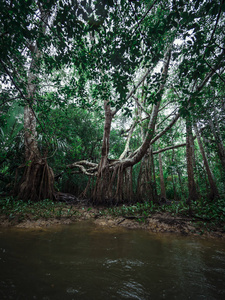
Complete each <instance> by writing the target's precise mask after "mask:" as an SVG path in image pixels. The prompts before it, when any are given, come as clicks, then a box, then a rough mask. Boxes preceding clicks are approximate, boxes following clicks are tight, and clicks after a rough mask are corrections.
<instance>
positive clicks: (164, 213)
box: [0, 201, 225, 239]
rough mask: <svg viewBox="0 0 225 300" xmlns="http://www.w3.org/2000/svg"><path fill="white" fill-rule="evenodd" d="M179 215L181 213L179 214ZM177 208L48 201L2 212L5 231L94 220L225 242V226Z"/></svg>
mask: <svg viewBox="0 0 225 300" xmlns="http://www.w3.org/2000/svg"><path fill="white" fill-rule="evenodd" d="M176 211H177V213H176ZM176 211H175V212H174V210H173V208H171V207H170V208H168V209H167V208H166V207H165V208H163V207H160V208H159V209H155V208H154V207H153V206H150V205H149V204H138V205H135V206H134V205H133V206H121V207H113V208H105V207H92V206H89V205H87V204H86V203H79V204H65V203H53V202H49V201H44V202H41V203H37V204H32V205H31V204H29V203H23V202H15V203H13V204H12V203H8V206H7V205H5V206H2V207H1V211H0V226H1V227H16V228H27V229H28V228H32V229H41V228H46V227H49V226H57V225H64V224H65V225H66V224H73V223H75V222H81V221H83V220H90V221H92V222H93V223H94V224H97V225H99V226H106V227H125V228H129V229H144V230H148V231H150V232H155V233H174V234H180V235H195V236H202V237H210V238H212V237H213V238H220V239H225V223H224V222H216V221H215V220H210V219H208V220H207V219H204V218H202V217H197V216H196V215H194V216H192V217H190V216H188V215H187V213H185V211H183V213H181V212H179V209H176Z"/></svg>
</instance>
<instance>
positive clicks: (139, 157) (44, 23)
mask: <svg viewBox="0 0 225 300" xmlns="http://www.w3.org/2000/svg"><path fill="white" fill-rule="evenodd" d="M224 24H225V1H224V0H215V1H210V0H207V1H205V0H196V1H185V0H178V1H173V0H139V1H138V0H137V1H134V0H99V1H94V0H89V1H80V0H40V1H39V0H35V1H31V0H22V1H21V0H2V1H1V2H0V53H1V54H0V78H1V82H0V107H1V109H0V144H1V147H0V187H1V188H0V190H1V194H2V195H6V194H11V195H13V196H14V197H17V198H18V199H22V200H26V201H28V200H31V201H38V200H43V199H52V200H55V199H56V200H59V199H60V195H62V194H63V193H70V194H73V195H75V196H76V197H79V198H85V199H91V201H92V202H93V203H95V204H109V203H117V204H120V203H135V202H144V201H152V202H154V203H159V202H160V201H166V200H167V199H169V200H176V201H180V200H185V201H187V203H190V202H191V201H196V200H198V199H202V198H206V199H208V201H213V200H215V199H218V198H224V197H225V188H224V186H225V148H224V147H225V144H224V140H225V130H224V128H225V89H224V86H225V85H224V83H225V72H224V70H225V27H224Z"/></svg>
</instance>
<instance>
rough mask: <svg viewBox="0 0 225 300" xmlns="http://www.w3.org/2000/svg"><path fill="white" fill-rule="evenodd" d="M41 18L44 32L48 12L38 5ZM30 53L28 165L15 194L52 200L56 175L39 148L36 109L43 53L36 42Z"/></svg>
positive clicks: (26, 113) (26, 116)
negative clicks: (39, 69) (39, 67)
mask: <svg viewBox="0 0 225 300" xmlns="http://www.w3.org/2000/svg"><path fill="white" fill-rule="evenodd" d="M39 9H40V13H41V16H42V17H41V19H42V20H43V21H44V23H43V25H42V27H41V30H42V31H43V33H45V30H46V26H47V20H48V12H46V11H44V10H42V9H41V7H40V6H39ZM29 49H30V51H31V56H32V59H31V63H30V69H29V72H28V81H27V96H26V98H25V99H26V102H27V103H26V106H25V108H24V145H25V163H24V165H23V166H21V167H23V168H24V172H23V175H22V178H21V180H20V182H19V184H18V185H17V186H16V188H15V194H16V196H17V197H18V198H19V199H23V200H31V201H38V200H43V199H53V198H54V195H55V192H54V174H53V171H52V169H51V168H50V167H49V166H48V163H47V159H46V158H42V157H41V154H40V152H39V149H38V143H37V132H36V120H37V118H36V115H35V112H34V106H35V104H36V100H35V96H36V90H37V82H38V67H37V66H38V61H39V59H40V58H41V52H40V51H39V50H38V45H37V42H34V43H31V44H30V45H29Z"/></svg>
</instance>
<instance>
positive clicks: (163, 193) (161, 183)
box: [159, 153, 166, 200]
mask: <svg viewBox="0 0 225 300" xmlns="http://www.w3.org/2000/svg"><path fill="white" fill-rule="evenodd" d="M159 172H160V188H161V193H160V197H161V200H166V187H165V181H164V177H163V166H162V156H161V153H159Z"/></svg>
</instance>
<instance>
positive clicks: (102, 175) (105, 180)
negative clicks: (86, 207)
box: [93, 100, 113, 204]
mask: <svg viewBox="0 0 225 300" xmlns="http://www.w3.org/2000/svg"><path fill="white" fill-rule="evenodd" d="M104 110H105V125H104V135H103V142H102V151H101V160H100V163H99V166H98V174H97V180H96V185H95V189H94V193H93V201H94V202H96V203H98V204H100V203H103V202H105V201H106V200H107V199H108V198H109V194H110V191H109V186H110V177H111V174H110V170H109V159H108V155H109V145H110V144H109V140H110V131H111V123H112V117H113V113H112V110H111V107H110V104H109V102H108V101H106V100H105V101H104Z"/></svg>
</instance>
